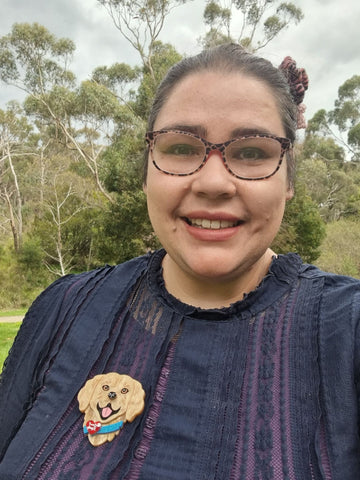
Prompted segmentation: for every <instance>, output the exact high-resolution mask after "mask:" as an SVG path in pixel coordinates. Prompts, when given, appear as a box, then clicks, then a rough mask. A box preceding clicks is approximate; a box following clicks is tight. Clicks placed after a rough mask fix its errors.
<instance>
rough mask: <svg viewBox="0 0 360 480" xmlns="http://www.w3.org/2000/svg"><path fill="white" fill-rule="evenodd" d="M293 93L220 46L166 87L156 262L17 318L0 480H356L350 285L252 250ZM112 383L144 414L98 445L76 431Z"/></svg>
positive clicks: (279, 171)
mask: <svg viewBox="0 0 360 480" xmlns="http://www.w3.org/2000/svg"><path fill="white" fill-rule="evenodd" d="M288 82H289V83H288ZM289 84H290V85H289ZM306 88H307V77H306V74H305V72H304V71H303V70H297V69H296V68H295V66H294V64H293V63H292V62H290V61H289V59H286V61H285V62H284V63H283V64H282V67H281V69H280V70H278V69H276V68H274V67H273V66H272V65H271V64H269V62H267V61H265V60H263V59H261V58H258V57H255V56H253V55H250V54H248V53H246V52H244V51H243V50H242V49H241V48H240V47H239V46H235V45H224V46H221V47H217V48H215V49H212V50H210V51H205V52H203V53H201V54H200V55H199V56H197V57H192V58H187V59H185V60H183V61H181V62H180V63H179V64H177V65H176V66H175V67H173V68H172V69H171V70H170V72H169V73H168V75H167V76H166V78H165V79H164V81H163V83H162V84H161V86H160V87H159V91H158V93H157V96H156V98H155V102H154V105H153V109H152V112H151V115H150V119H149V132H148V134H147V142H148V151H147V162H146V166H145V177H144V178H145V181H144V191H145V193H146V195H147V201H148V210H149V215H150V219H151V222H152V225H153V227H154V231H155V232H156V234H157V236H158V238H159V240H160V242H161V244H162V245H163V247H164V249H162V250H160V251H158V252H155V253H153V254H149V255H146V256H144V257H141V258H138V259H134V260H132V261H130V262H127V263H125V264H123V265H119V266H117V267H104V268H102V269H98V270H96V271H93V272H88V273H84V274H81V275H75V276H68V277H65V278H63V279H61V280H59V281H57V282H55V283H54V284H53V285H52V286H50V287H49V288H48V289H47V290H46V291H45V292H44V293H43V294H42V295H41V296H40V297H39V298H38V299H37V300H36V301H35V303H34V305H33V306H32V308H31V309H30V311H29V313H28V315H27V317H26V319H25V321H24V324H23V326H22V328H21V331H20V333H19V335H18V337H17V339H16V341H15V344H14V347H13V350H12V352H11V355H10V356H9V359H8V361H7V366H6V368H5V372H4V375H3V385H2V397H1V398H2V400H1V405H0V416H1V418H0V421H1V425H2V427H3V428H2V431H3V432H4V434H2V438H1V445H0V446H1V451H2V454H1V455H2V456H3V459H2V463H1V466H0V478H1V479H20V478H23V479H35V478H36V479H49V478H51V479H101V480H103V479H104V480H105V479H127V480H134V479H143V480H144V479H146V480H152V479H154V480H187V479H189V480H190V479H191V480H192V479H206V480H208V479H217V480H224V479H241V480H245V479H246V480H249V479H251V480H252V479H267V480H270V479H274V480H285V479H286V480H313V479H314V480H330V479H331V480H354V479H356V478H360V456H359V453H360V452H359V447H360V440H359V430H358V406H359V372H360V368H359V362H360V353H359V348H358V346H359V338H358V337H359V333H358V332H359V329H358V328H357V325H358V322H359V319H360V282H359V281H356V280H354V279H350V278H344V277H339V276H334V275H330V274H326V273H324V272H321V271H319V270H318V269H317V268H315V267H313V266H310V265H305V264H303V263H302V262H301V259H300V258H299V257H298V256H296V255H294V254H289V255H285V256H284V255H280V256H277V255H276V254H275V253H274V252H273V251H272V250H271V248H270V245H271V243H272V240H273V238H274V236H275V235H276V233H277V231H278V229H279V226H280V223H281V220H282V216H283V212H284V208H285V204H286V201H287V200H288V199H290V198H291V197H292V195H293V175H294V159H293V155H292V149H293V143H294V140H295V131H296V126H297V120H298V111H299V108H298V107H299V104H301V101H302V98H303V95H304V91H305V89H306ZM113 373H118V374H121V375H122V378H125V376H126V378H128V377H130V378H131V379H134V380H135V381H136V382H140V383H141V386H142V389H143V391H144V392H145V402H144V404H143V407H141V408H140V409H139V410H138V412H137V414H136V418H133V419H132V420H130V421H128V422H126V423H124V425H122V426H121V427H119V428H120V430H119V431H117V432H116V434H112V435H111V440H109V439H106V438H105V436H104V435H105V434H104V433H100V434H99V431H98V432H95V430H96V428H103V426H102V422H101V421H99V422H96V421H95V420H94V422H92V420H90V423H89V422H86V421H85V420H84V418H83V413H84V414H85V417H86V415H87V405H88V404H90V403H91V402H93V403H94V407H93V410H94V411H95V413H96V410H98V411H99V413H100V414H101V418H102V420H103V421H104V422H103V423H106V418H107V417H108V416H112V415H113V414H114V415H115V413H114V412H115V411H116V412H118V411H120V412H121V408H122V407H120V406H119V407H118V408H115V407H114V406H113V404H112V403H111V402H110V400H108V398H109V399H110V398H111V396H112V397H114V398H115V397H116V396H118V397H121V395H122V393H124V394H127V393H128V390H129V388H130V387H129V388H128V387H124V386H123V387H122V389H121V391H120V392H121V393H116V391H115V387H112V386H109V385H110V380H107V381H106V382H107V383H106V384H105V383H104V382H103V379H104V378H110V377H108V375H109V374H111V375H112V374H113ZM99 375H100V376H99ZM105 375H106V377H105ZM111 378H112V377H111ZM101 382H102V383H101ZM93 384H96V385H97V386H99V388H100V390H99V393H98V394H96V395H98V396H96V397H95V398H96V399H95V401H94V400H93V397H92V395H93V394H92V393H89V392H90V390H91V391H92V386H93ZM90 387H91V389H90ZM109 390H114V391H111V392H109ZM108 392H109V393H108ZM101 395H107V397H106V400H105V403H102V402H103V401H102V400H101V399H100V398H102V397H101ZM141 401H142V400H141ZM106 402H109V403H106ZM130 403H131V402H130ZM79 405H80V410H81V411H79ZM89 418H91V419H92V417H89ZM91 422H92V423H91ZM98 423H99V425H98V426H96V425H97V424H98ZM91 429H94V430H91ZM97 434H99V435H100V436H99V437H95V435H97ZM101 435H103V436H101ZM102 439H103V440H102ZM94 445H97V446H94Z"/></svg>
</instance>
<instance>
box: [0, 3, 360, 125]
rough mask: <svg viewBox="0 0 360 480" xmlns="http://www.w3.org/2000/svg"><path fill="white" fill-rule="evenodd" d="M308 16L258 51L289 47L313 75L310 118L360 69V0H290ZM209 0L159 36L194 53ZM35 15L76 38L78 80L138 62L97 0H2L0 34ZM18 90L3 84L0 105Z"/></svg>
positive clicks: (283, 52)
mask: <svg viewBox="0 0 360 480" xmlns="http://www.w3.org/2000/svg"><path fill="white" fill-rule="evenodd" d="M293 3H296V6H297V7H300V8H301V9H302V11H303V13H304V19H303V20H302V21H301V22H300V23H299V24H298V25H297V26H295V25H293V26H291V27H290V28H289V29H287V30H286V31H285V32H282V33H281V34H280V35H279V36H278V37H277V38H276V39H275V40H273V41H272V42H271V43H270V44H269V45H268V46H267V47H266V48H265V49H262V50H261V51H260V52H259V53H260V54H261V55H263V56H264V57H265V58H267V59H268V60H270V61H271V62H272V63H274V64H275V65H279V64H280V63H281V61H282V60H283V58H284V57H285V56H287V55H290V56H291V57H293V58H294V59H295V60H296V62H297V65H298V66H299V67H304V68H305V69H306V71H307V73H308V75H309V78H310V86H309V90H308V93H307V95H306V98H305V104H306V105H307V111H306V117H307V118H308V119H309V118H311V117H312V115H314V113H316V112H317V111H318V110H319V109H320V108H325V109H326V110H330V109H332V108H333V106H334V101H335V99H336V98H337V91H338V88H339V87H340V86H341V85H342V84H343V83H344V82H345V81H346V80H347V79H349V78H351V77H352V76H353V75H360V53H359V52H360V33H359V20H360V2H359V1H358V0H342V1H339V0H293ZM205 4H206V2H205V0H192V1H190V2H188V3H186V4H185V5H182V6H180V7H177V8H175V9H174V10H172V12H171V13H170V15H169V16H168V17H167V20H166V22H165V27H164V29H163V31H162V33H161V35H160V38H159V39H160V40H161V41H163V42H169V43H171V44H172V45H174V46H175V48H176V49H177V50H178V52H179V53H181V54H185V55H191V54H195V53H197V52H198V51H199V50H200V46H199V43H198V38H199V36H200V35H203V34H204V32H205V27H204V22H203V11H204V7H205ZM16 22H17V23H22V22H28V23H33V22H37V23H40V24H41V25H43V26H45V27H46V28H47V29H48V30H49V31H50V32H51V33H53V34H54V35H56V36H57V37H66V38H70V39H72V40H73V41H74V43H75V45H76V52H75V55H74V59H73V63H72V65H71V67H70V68H71V70H72V71H73V72H74V73H75V74H76V76H77V78H78V80H79V81H81V80H85V79H87V78H89V77H90V75H91V72H92V70H93V69H94V68H95V67H98V66H100V65H108V66H109V65H111V64H113V63H115V62H125V63H129V64H130V65H136V64H138V65H140V58H139V57H138V54H137V52H136V51H135V50H134V48H133V47H132V46H131V45H130V44H129V43H128V42H127V41H126V40H125V39H124V38H123V37H122V36H121V34H120V32H119V31H118V30H117V29H116V27H115V26H114V24H113V22H112V20H111V18H110V16H109V15H108V13H107V12H106V10H105V9H104V7H101V6H99V5H98V3H97V1H96V0H0V36H3V35H6V34H7V33H9V32H10V31H11V28H12V25H13V24H14V23H16ZM18 96H19V92H17V91H15V90H13V89H11V88H9V87H6V86H4V85H2V86H1V87H0V108H4V107H5V104H6V102H7V101H8V100H11V99H14V98H18Z"/></svg>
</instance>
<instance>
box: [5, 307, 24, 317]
mask: <svg viewBox="0 0 360 480" xmlns="http://www.w3.org/2000/svg"><path fill="white" fill-rule="evenodd" d="M25 313H26V308H20V309H18V310H6V311H3V312H0V317H16V316H18V315H25Z"/></svg>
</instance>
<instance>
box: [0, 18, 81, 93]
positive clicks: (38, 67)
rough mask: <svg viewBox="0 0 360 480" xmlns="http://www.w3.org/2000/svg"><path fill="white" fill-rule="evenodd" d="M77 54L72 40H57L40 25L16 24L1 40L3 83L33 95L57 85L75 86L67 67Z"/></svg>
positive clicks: (0, 68)
mask: <svg viewBox="0 0 360 480" xmlns="http://www.w3.org/2000/svg"><path fill="white" fill-rule="evenodd" d="M74 50H75V45H74V43H73V42H72V41H71V40H69V39H65V38H61V39H57V38H56V37H55V36H54V35H53V34H51V33H50V32H49V31H48V30H47V29H46V28H45V27H43V26H41V25H39V24H38V23H33V24H28V23H16V24H15V25H14V26H13V28H12V31H11V33H10V34H9V35H6V36H4V37H2V38H1V39H0V59H1V60H3V61H2V62H0V79H1V80H2V81H3V82H5V83H13V84H16V85H21V86H22V87H23V88H25V89H26V90H27V91H28V92H33V93H43V92H44V91H46V90H47V89H48V88H49V86H51V85H53V84H56V85H72V83H73V81H74V76H73V75H72V74H71V72H69V71H68V70H67V68H66V65H67V62H68V60H69V58H70V57H71V56H72V54H73V52H74ZM59 62H60V63H59Z"/></svg>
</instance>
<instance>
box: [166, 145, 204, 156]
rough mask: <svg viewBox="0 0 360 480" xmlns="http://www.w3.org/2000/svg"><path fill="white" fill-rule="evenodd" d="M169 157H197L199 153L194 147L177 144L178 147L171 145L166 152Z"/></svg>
mask: <svg viewBox="0 0 360 480" xmlns="http://www.w3.org/2000/svg"><path fill="white" fill-rule="evenodd" d="M165 153H166V154H168V155H179V156H181V155H184V156H188V155H196V153H197V151H196V148H194V147H193V146H192V145H187V144H185V143H184V144H177V145H171V146H170V147H169V148H168V149H167V150H166V152H165Z"/></svg>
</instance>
